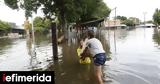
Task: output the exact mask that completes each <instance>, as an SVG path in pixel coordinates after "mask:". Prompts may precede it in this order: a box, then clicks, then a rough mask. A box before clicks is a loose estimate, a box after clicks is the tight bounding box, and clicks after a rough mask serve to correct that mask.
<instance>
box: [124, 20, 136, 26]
mask: <svg viewBox="0 0 160 84" xmlns="http://www.w3.org/2000/svg"><path fill="white" fill-rule="evenodd" d="M124 24H125V25H127V26H134V22H133V20H130V19H127V20H125V21H124Z"/></svg>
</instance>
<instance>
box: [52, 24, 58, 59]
mask: <svg viewBox="0 0 160 84" xmlns="http://www.w3.org/2000/svg"><path fill="white" fill-rule="evenodd" d="M51 30H52V49H53V59H54V60H58V48H57V33H56V31H57V28H56V23H55V22H54V23H53V22H52V23H51Z"/></svg>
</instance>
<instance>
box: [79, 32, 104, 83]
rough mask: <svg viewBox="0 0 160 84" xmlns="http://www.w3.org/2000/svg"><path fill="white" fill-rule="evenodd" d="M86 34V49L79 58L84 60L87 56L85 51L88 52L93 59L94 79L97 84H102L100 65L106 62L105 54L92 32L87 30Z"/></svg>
mask: <svg viewBox="0 0 160 84" xmlns="http://www.w3.org/2000/svg"><path fill="white" fill-rule="evenodd" d="M87 34H88V41H87V42H86V48H85V49H84V51H83V52H82V53H81V56H82V59H84V58H85V57H86V56H87V55H86V53H87V51H88V50H89V53H90V54H91V55H92V57H93V61H94V70H95V75H96V78H97V80H98V84H103V80H102V65H104V63H105V61H106V54H105V51H104V49H103V46H102V44H101V42H100V41H99V40H98V39H96V38H95V34H94V31H93V30H89V31H88V32H87Z"/></svg>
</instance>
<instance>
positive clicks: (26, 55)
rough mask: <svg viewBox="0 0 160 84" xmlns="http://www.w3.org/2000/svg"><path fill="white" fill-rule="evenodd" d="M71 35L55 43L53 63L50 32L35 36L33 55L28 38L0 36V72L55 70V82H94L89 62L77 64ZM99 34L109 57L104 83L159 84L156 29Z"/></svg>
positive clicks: (159, 37)
mask: <svg viewBox="0 0 160 84" xmlns="http://www.w3.org/2000/svg"><path fill="white" fill-rule="evenodd" d="M114 33H115V35H114ZM75 34H76V33H75V32H70V33H69V34H68V36H69V37H70V38H69V39H68V41H66V42H64V43H63V44H60V45H58V56H59V59H58V60H57V61H54V62H53V61H52V47H51V37H50V35H43V34H40V35H36V38H35V40H36V48H35V51H36V56H32V51H33V49H32V40H31V39H29V38H21V39H7V38H3V39H0V71H19V70H22V71H29V70H45V69H48V70H54V71H55V81H56V84H96V80H95V77H94V72H93V65H92V64H90V65H81V64H79V63H78V56H77V53H76V49H77V47H78V40H77V39H76V38H75V36H74V35H75ZM99 37H100V38H99V39H100V40H101V42H102V43H103V46H104V49H105V50H106V52H107V53H110V56H111V57H112V60H110V61H107V62H106V63H105V66H104V67H103V73H104V74H105V75H106V77H105V79H107V80H109V81H107V82H105V84H160V60H159V59H160V30H156V29H152V28H145V29H144V28H136V29H128V30H126V29H117V30H115V31H114V30H110V31H109V30H101V36H99ZM50 64H52V66H51V67H49V68H48V65H50Z"/></svg>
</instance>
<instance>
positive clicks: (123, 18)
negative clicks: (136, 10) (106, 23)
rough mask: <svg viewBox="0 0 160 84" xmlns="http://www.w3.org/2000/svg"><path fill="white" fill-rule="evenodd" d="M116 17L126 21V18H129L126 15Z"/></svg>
mask: <svg viewBox="0 0 160 84" xmlns="http://www.w3.org/2000/svg"><path fill="white" fill-rule="evenodd" d="M116 19H119V20H121V21H125V20H127V17H125V16H117V17H116Z"/></svg>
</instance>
